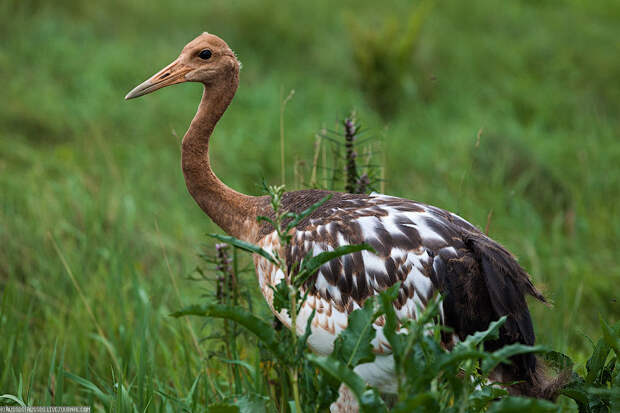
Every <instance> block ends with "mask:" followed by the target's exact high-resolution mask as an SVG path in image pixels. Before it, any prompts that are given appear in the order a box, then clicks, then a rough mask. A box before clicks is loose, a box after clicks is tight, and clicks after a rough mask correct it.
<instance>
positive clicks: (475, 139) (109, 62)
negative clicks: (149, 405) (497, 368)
mask: <svg viewBox="0 0 620 413" xmlns="http://www.w3.org/2000/svg"><path fill="white" fill-rule="evenodd" d="M380 6H381V7H378V6H377V2H375V1H370V0H356V1H341V2H329V1H326V0H318V1H313V2H278V1H275V0H263V1H258V0H246V1H240V0H228V1H184V2H161V3H159V2H153V1H145V0H122V1H121V0H110V1H106V2H86V1H83V2H81V1H68V0H57V1H53V2H49V1H28V0H21V1H18V0H5V1H3V2H2V3H0V45H1V48H0V75H1V79H2V99H0V394H3V393H11V394H16V393H18V392H20V391H21V392H22V393H23V397H24V398H26V397H29V400H31V401H32V402H35V403H37V404H44V403H52V402H53V403H56V404H61V403H59V401H60V402H63V403H65V404H79V403H81V402H86V401H87V399H88V397H91V398H92V396H88V395H86V394H85V393H83V392H81V391H80V390H79V386H78V385H77V384H76V383H75V381H71V380H66V379H63V375H62V371H68V372H71V373H74V374H77V375H79V376H82V377H87V378H90V379H91V380H99V381H100V382H106V381H107V382H112V381H113V380H112V377H113V376H115V377H116V379H117V378H118V377H117V376H118V375H122V376H124V377H126V378H127V380H129V381H130V382H131V381H132V380H133V378H134V377H142V378H144V377H147V380H150V381H151V382H153V381H156V382H158V383H163V384H165V386H166V388H168V389H169V392H170V393H171V394H178V395H180V394H185V393H186V392H187V389H189V388H190V387H191V385H192V382H193V379H194V378H195V377H196V374H195V373H196V369H198V368H199V367H198V366H199V363H196V362H195V358H196V357H198V355H197V354H196V351H195V348H194V347H193V346H192V338H191V333H190V330H189V328H188V325H187V324H186V321H185V320H176V319H171V318H169V317H168V316H167V315H168V314H169V313H170V312H171V311H173V310H176V309H178V308H180V307H181V306H182V305H183V304H188V303H194V302H196V301H197V300H199V299H200V298H199V294H200V292H201V291H200V290H199V289H197V288H196V287H195V285H194V284H193V283H191V282H188V281H187V280H185V277H186V276H187V275H188V274H190V273H191V272H192V270H193V269H194V267H195V266H196V265H197V264H198V262H199V260H198V258H197V256H196V253H197V251H198V250H199V248H200V246H201V244H203V243H205V242H210V241H208V240H207V238H206V237H205V235H204V234H205V233H206V232H213V231H215V230H216V228H215V226H214V225H213V224H212V223H211V222H210V220H209V219H208V217H206V216H205V215H204V214H203V213H202V212H201V211H200V210H199V208H198V207H197V206H196V205H195V204H194V201H193V200H192V199H191V197H190V196H189V194H188V193H187V191H186V188H185V184H184V181H183V177H182V173H181V170H180V139H181V137H182V135H183V134H184V132H185V130H186V128H187V126H188V125H189V121H190V120H191V118H192V117H193V115H194V113H195V110H196V107H197V104H198V101H199V99H200V96H201V88H200V87H199V86H198V85H196V84H184V85H180V86H176V87H173V88H167V89H164V90H162V91H159V92H157V93H155V94H153V95H149V96H147V97H145V98H142V99H139V100H134V101H130V102H126V101H124V100H123V97H124V96H125V94H126V93H127V92H128V91H129V90H130V89H132V88H133V87H134V86H135V85H137V84H138V83H140V82H142V81H143V80H145V79H146V78H147V77H148V76H150V75H152V74H153V73H155V72H156V71H157V70H159V69H160V68H162V67H163V66H164V65H166V64H168V63H169V62H170V61H172V60H173V59H174V58H175V57H176V56H177V55H178V53H179V52H180V50H181V48H182V47H183V46H184V45H185V44H186V43H187V42H188V41H190V40H191V39H192V38H194V37H195V36H196V35H198V34H199V33H201V32H202V31H209V32H211V33H215V34H217V35H219V36H220V37H222V38H223V39H225V40H226V41H227V42H228V44H229V45H230V46H231V48H232V49H233V50H235V52H236V53H237V54H238V57H239V59H240V60H241V61H242V63H243V69H242V72H241V84H240V87H239V91H238V93H237V97H236V98H235V100H234V102H233V104H232V105H231V107H230V108H229V110H228V112H227V113H226V114H225V116H224V117H223V119H222V121H221V122H220V124H219V126H218V128H217V130H216V132H215V135H214V139H213V141H212V142H213V145H212V152H211V159H212V161H213V165H214V169H215V170H216V172H217V173H218V175H219V176H220V178H221V179H222V180H223V181H224V182H226V183H227V184H229V185H230V186H232V187H233V188H235V189H237V190H240V191H244V192H247V193H251V194H259V193H260V191H259V186H258V184H259V183H260V182H261V179H262V178H265V180H266V181H267V182H270V183H279V182H280V160H279V153H280V152H279V151H280V146H279V133H280V132H279V127H280V105H281V100H282V98H283V97H284V96H286V95H287V94H288V92H289V91H290V90H291V89H294V90H295V95H294V97H293V98H292V100H291V101H290V102H289V103H288V105H287V107H286V112H285V114H284V122H285V137H286V159H287V162H288V165H287V166H288V167H287V180H288V181H289V182H291V181H293V168H292V165H293V161H294V159H306V160H309V161H311V157H312V153H313V145H314V136H315V134H316V133H317V132H318V131H319V130H320V129H321V128H322V127H329V128H335V126H336V124H337V122H338V121H339V120H340V119H342V118H343V117H344V116H345V115H346V114H347V113H349V111H351V110H353V109H354V110H356V112H357V116H358V118H360V119H361V121H362V123H363V125H364V126H366V127H367V128H368V129H369V131H370V133H371V134H373V135H375V136H377V137H378V138H382V139H383V145H382V147H383V152H382V155H381V156H382V157H383V159H384V162H385V165H386V170H385V178H386V182H385V192H386V193H389V194H391V195H396V196H402V197H406V198H410V199H415V200H417V201H422V202H426V203H430V204H433V205H436V206H439V207H442V208H445V209H448V210H451V211H453V212H455V213H458V214H460V215H462V216H463V217H465V218H467V219H468V220H470V221H471V222H473V223H474V224H476V225H478V226H479V227H481V228H484V227H485V226H486V225H487V222H488V221H489V220H488V217H489V216H490V224H489V233H490V235H491V236H492V237H493V238H495V239H496V240H498V241H500V242H502V243H503V244H504V245H506V246H507V247H508V248H509V249H510V250H511V251H513V252H514V253H515V254H516V255H517V256H518V257H519V259H520V262H521V263H522V264H523V266H524V267H525V268H526V269H527V270H528V271H529V272H530V273H531V274H532V276H533V279H534V281H535V283H536V284H537V285H538V286H539V287H540V288H541V289H543V290H544V291H545V293H546V294H547V295H548V296H549V297H550V298H551V299H552V300H553V302H554V306H553V307H551V308H548V307H545V306H543V305H539V304H534V303H532V307H531V308H532V312H533V316H534V320H535V325H536V331H537V334H538V341H539V342H540V343H543V344H546V345H548V346H550V347H552V348H554V349H556V350H558V351H562V352H565V353H567V354H569V355H570V356H572V357H574V358H575V359H576V360H577V361H578V362H580V363H583V362H584V357H585V354H586V353H588V352H589V351H590V340H589V337H592V338H594V337H596V336H597V335H598V330H599V328H598V317H599V314H600V315H601V316H603V317H604V318H605V319H607V320H609V321H610V322H613V321H616V320H617V319H618V316H619V315H620V309H619V305H618V303H617V298H618V289H619V286H620V267H619V266H618V257H619V252H618V251H619V248H620V219H619V217H620V142H618V138H619V130H620V129H619V127H620V117H619V115H618V114H619V113H620V40H619V39H620V24H618V22H619V21H620V2H617V1H612V0H599V1H596V2H590V1H580V0H567V1H554V0H548V1H531V0H530V1H526V0H521V1H512V2H501V3H499V2H495V1H491V0H476V1H470V2H462V1H456V0H444V1H436V2H435V3H432V4H431V3H424V4H419V3H413V4H412V3H411V2H409V1H398V0H395V1H384V2H381V4H380ZM291 189H292V188H291ZM246 285H248V286H249V287H248V288H250V289H252V290H253V291H252V293H255V292H257V291H258V288H256V290H255V291H254V287H255V285H254V284H252V283H251V282H249V283H248V284H246ZM177 286H178V289H179V290H180V292H179V294H177V293H176V288H177ZM256 303H260V301H256ZM261 305H262V304H261ZM89 309H90V311H92V314H90V313H89ZM257 311H262V312H263V313H264V314H267V310H266V306H263V307H261V308H260V309H259V310H257ZM94 320H96V323H95V321H94ZM199 328H200V326H199V325H196V326H195V330H196V331H199ZM59 383H60V386H61V387H60V388H61V395H60V400H59V393H58V386H59ZM20 389H21V390H20Z"/></svg>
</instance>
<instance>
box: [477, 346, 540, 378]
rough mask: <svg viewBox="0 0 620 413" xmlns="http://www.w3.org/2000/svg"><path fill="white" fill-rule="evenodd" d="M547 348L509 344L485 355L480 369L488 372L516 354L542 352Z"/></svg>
mask: <svg viewBox="0 0 620 413" xmlns="http://www.w3.org/2000/svg"><path fill="white" fill-rule="evenodd" d="M546 350H548V349H547V347H545V346H527V345H525V344H519V343H515V344H510V345H508V346H504V347H502V348H500V349H499V350H497V351H494V352H493V353H491V355H492V357H487V358H485V359H484V360H483V361H482V371H483V372H484V373H489V372H490V371H491V370H493V369H494V368H495V367H496V366H497V365H498V364H499V363H506V362H509V361H510V360H509V358H510V357H512V356H516V355H517V354H528V353H542V352H544V351H546Z"/></svg>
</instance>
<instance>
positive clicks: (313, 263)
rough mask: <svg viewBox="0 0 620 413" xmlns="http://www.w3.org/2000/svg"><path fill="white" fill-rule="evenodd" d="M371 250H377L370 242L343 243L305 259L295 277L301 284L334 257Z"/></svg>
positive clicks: (297, 283)
mask: <svg viewBox="0 0 620 413" xmlns="http://www.w3.org/2000/svg"><path fill="white" fill-rule="evenodd" d="M363 250H367V251H371V252H374V251H375V250H374V249H373V248H372V247H371V246H370V245H368V244H356V245H342V246H340V247H338V248H335V249H334V250H333V251H325V252H322V253H320V254H317V255H314V256H313V257H312V258H310V259H308V260H306V259H304V260H303V262H302V263H301V268H300V271H299V274H298V275H297V276H296V277H295V284H296V285H301V284H302V283H303V282H304V281H306V279H307V278H308V277H310V276H311V275H312V274H314V272H315V271H316V270H318V269H319V267H321V265H323V264H325V263H328V262H329V261H331V260H333V259H334V258H338V257H342V256H343V255H347V254H351V253H352V252H358V251H363Z"/></svg>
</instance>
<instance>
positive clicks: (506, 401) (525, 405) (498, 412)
mask: <svg viewBox="0 0 620 413" xmlns="http://www.w3.org/2000/svg"><path fill="white" fill-rule="evenodd" d="M559 411H560V406H557V405H555V404H553V403H551V402H550V401H547V400H539V399H530V398H527V397H513V396H510V397H505V398H503V399H501V400H499V401H497V402H495V403H493V404H491V407H489V410H487V413H523V412H528V413H551V412H559Z"/></svg>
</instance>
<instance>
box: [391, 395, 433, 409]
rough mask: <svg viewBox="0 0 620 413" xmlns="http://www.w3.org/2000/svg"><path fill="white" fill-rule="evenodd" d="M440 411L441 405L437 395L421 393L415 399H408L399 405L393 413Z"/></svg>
mask: <svg viewBox="0 0 620 413" xmlns="http://www.w3.org/2000/svg"><path fill="white" fill-rule="evenodd" d="M439 410H440V407H439V404H438V403H437V400H436V395H433V394H431V393H420V394H416V395H414V396H413V397H410V398H408V399H407V400H405V401H402V402H400V403H398V404H397V405H396V406H395V407H394V409H392V412H393V413H409V412H413V411H415V412H429V413H430V412H433V413H434V412H438V411H439Z"/></svg>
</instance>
